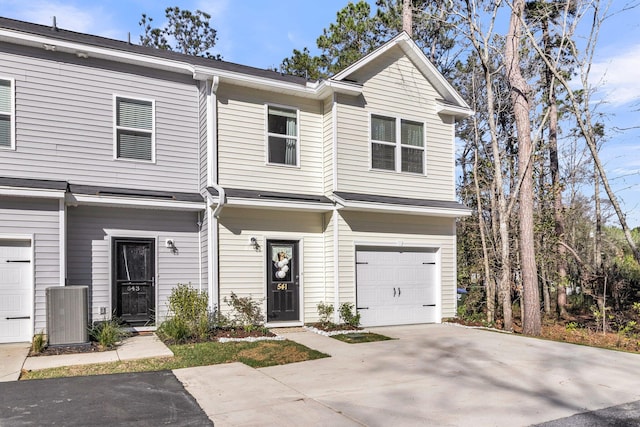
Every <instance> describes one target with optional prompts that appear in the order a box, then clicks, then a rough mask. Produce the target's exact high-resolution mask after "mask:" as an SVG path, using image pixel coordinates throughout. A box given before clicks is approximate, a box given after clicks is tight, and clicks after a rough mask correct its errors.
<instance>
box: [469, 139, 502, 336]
mask: <svg viewBox="0 0 640 427" xmlns="http://www.w3.org/2000/svg"><path fill="white" fill-rule="evenodd" d="M476 129H477V127H476ZM477 140H478V139H476V141H477ZM473 181H474V184H475V190H476V200H477V204H478V228H479V229H480V241H481V242H482V260H483V262H482V265H483V267H484V285H485V289H486V291H487V322H488V323H489V324H493V322H495V320H496V285H495V282H494V281H493V279H492V278H491V268H490V266H489V251H488V250H487V238H486V236H485V227H486V225H485V222H484V216H483V215H482V198H481V197H480V183H479V182H478V148H477V147H476V151H475V157H474V162H473Z"/></svg>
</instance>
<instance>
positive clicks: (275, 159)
mask: <svg viewBox="0 0 640 427" xmlns="http://www.w3.org/2000/svg"><path fill="white" fill-rule="evenodd" d="M298 140H299V137H298V111H297V110H294V109H290V108H284V107H276V106H272V105H269V106H268V107H267V159H268V163H272V164H279V165H288V166H298V154H299V153H298Z"/></svg>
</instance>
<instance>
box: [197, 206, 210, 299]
mask: <svg viewBox="0 0 640 427" xmlns="http://www.w3.org/2000/svg"><path fill="white" fill-rule="evenodd" d="M205 209H209V207H208V206H207V205H206V204H205ZM196 225H197V226H198V291H200V292H202V213H201V211H198V222H196Z"/></svg>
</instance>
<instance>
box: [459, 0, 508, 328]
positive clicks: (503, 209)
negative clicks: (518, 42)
mask: <svg viewBox="0 0 640 427" xmlns="http://www.w3.org/2000/svg"><path fill="white" fill-rule="evenodd" d="M464 4H465V12H466V20H467V23H468V25H469V27H470V28H471V33H472V35H471V36H470V37H469V40H470V42H471V43H472V44H473V47H474V49H475V50H476V52H478V58H479V59H480V62H481V64H482V71H483V77H484V84H485V90H486V97H487V101H486V102H487V121H488V124H489V134H490V137H491V155H492V157H493V165H492V166H493V182H492V183H491V185H492V190H493V191H492V192H491V199H490V200H491V227H492V234H493V235H494V237H495V241H496V246H495V250H496V252H497V255H496V258H497V260H496V261H497V264H498V269H499V270H500V272H499V275H498V278H497V281H498V283H497V293H498V302H499V304H501V306H502V316H503V322H504V324H503V328H504V330H506V331H511V330H513V311H512V307H511V253H510V248H509V208H508V206H507V199H506V196H505V191H504V182H503V175H502V158H503V150H501V149H500V144H499V142H498V127H497V124H496V117H497V115H498V114H497V112H496V101H495V96H494V85H493V83H494V82H493V81H492V75H491V67H492V61H491V55H492V54H493V51H492V49H493V46H492V45H490V43H492V40H491V38H492V35H491V30H490V31H489V32H488V33H487V34H482V32H481V29H480V27H479V26H478V25H477V23H476V19H478V14H477V13H476V11H475V10H476V9H475V8H476V4H475V2H473V1H471V0H466V1H465V2H464ZM494 7H495V9H494V12H496V13H497V8H498V7H499V4H495V5H494ZM495 16H496V15H495V13H494V14H493V18H492V19H495ZM490 27H491V28H493V22H492V24H491V25H490ZM476 36H477V38H476Z"/></svg>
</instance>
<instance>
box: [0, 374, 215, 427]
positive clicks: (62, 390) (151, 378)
mask: <svg viewBox="0 0 640 427" xmlns="http://www.w3.org/2000/svg"><path fill="white" fill-rule="evenodd" d="M0 390H1V391H0V426H3V427H22V426H51V425H57V426H142V427H144V426H149V427H156V426H162V425H169V426H213V422H212V421H211V420H209V418H208V417H207V415H206V414H205V413H204V412H203V411H202V409H200V406H198V404H197V403H196V401H195V400H194V398H193V397H191V395H190V394H189V393H187V392H186V390H185V389H184V387H183V386H182V384H181V383H180V381H178V380H177V379H176V377H175V376H174V375H173V374H172V373H171V372H169V371H163V372H145V373H137V374H115V375H97V376H91V377H71V378H54V379H48V380H31V381H13V382H5V383H2V384H0Z"/></svg>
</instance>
